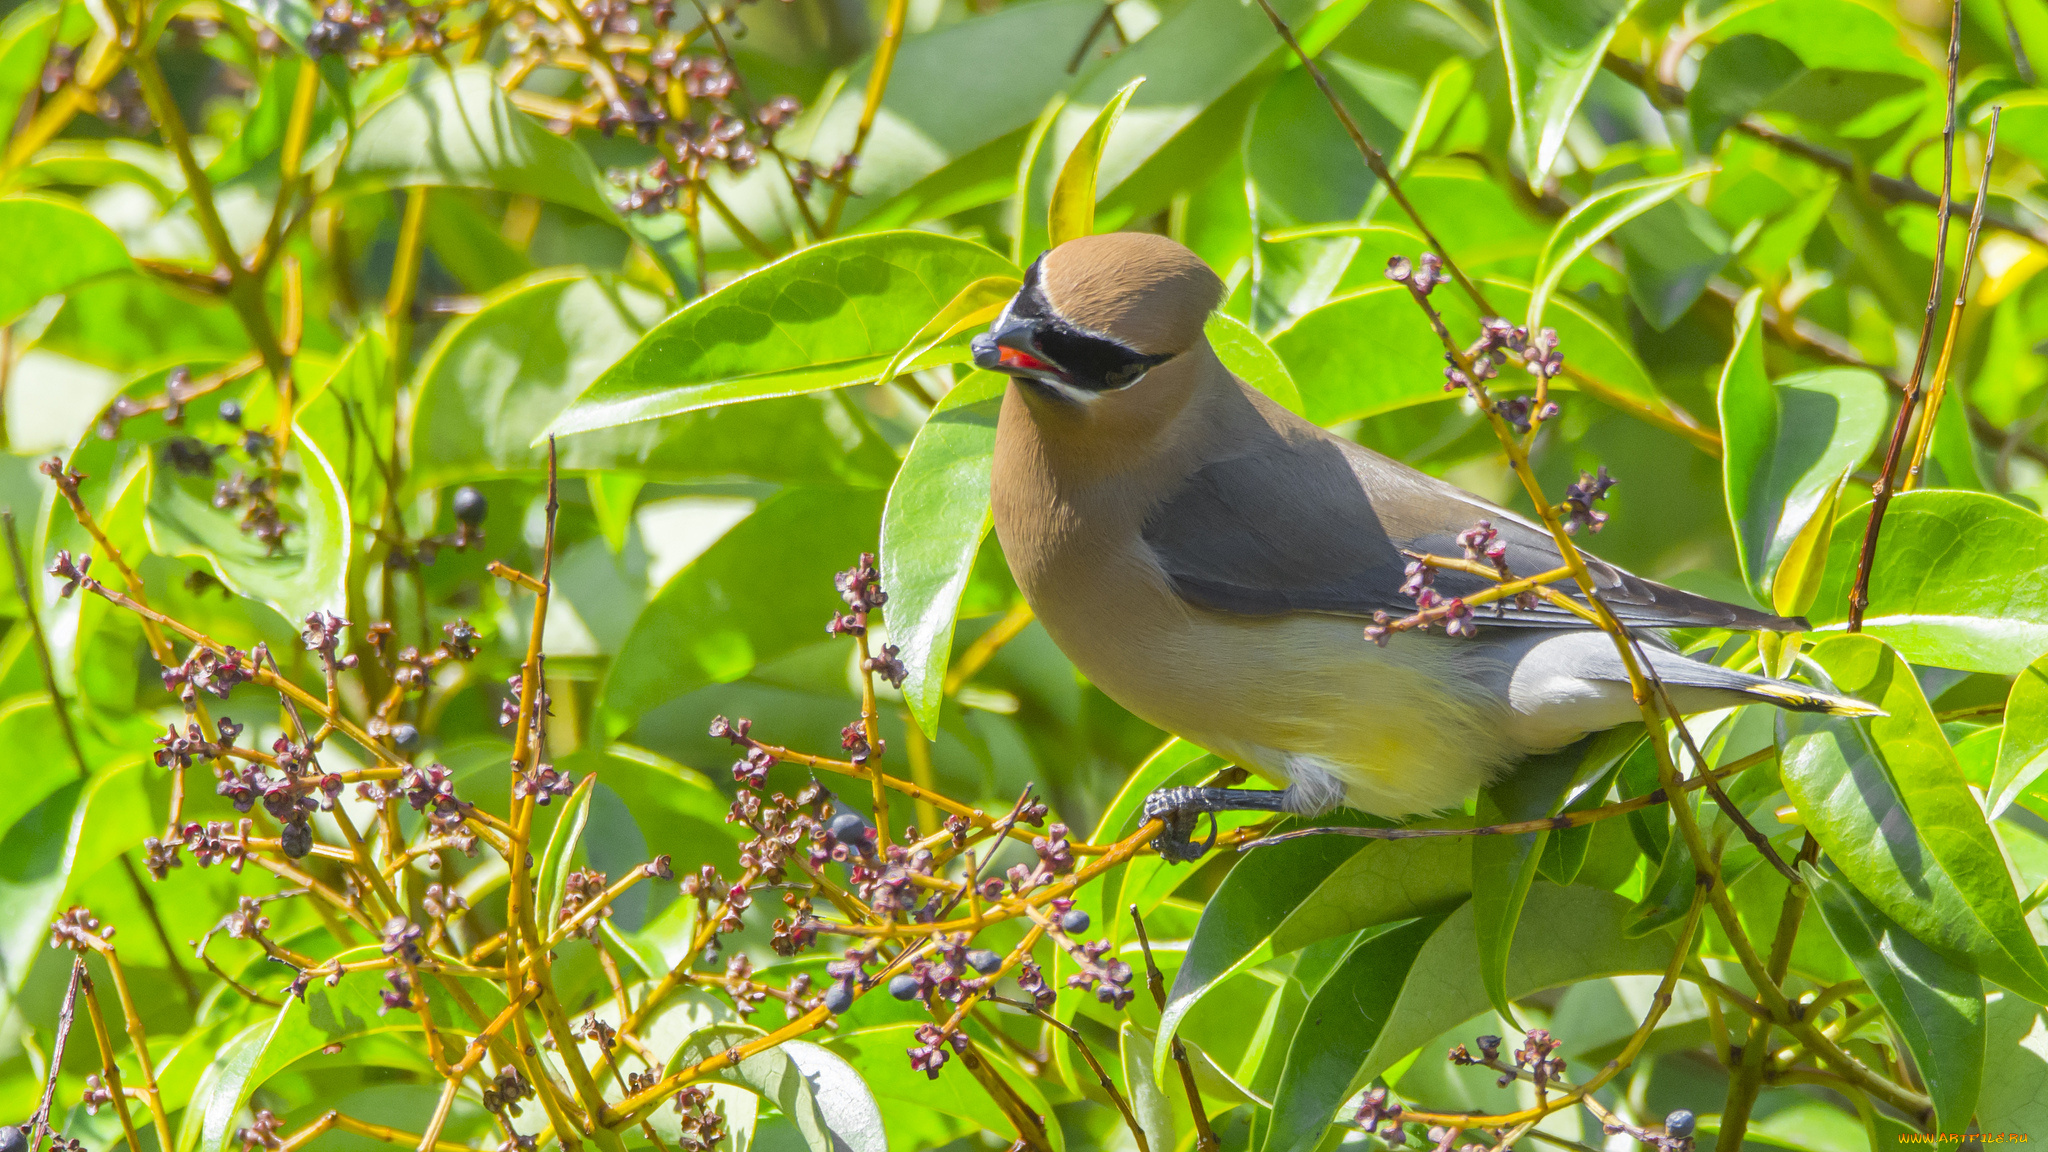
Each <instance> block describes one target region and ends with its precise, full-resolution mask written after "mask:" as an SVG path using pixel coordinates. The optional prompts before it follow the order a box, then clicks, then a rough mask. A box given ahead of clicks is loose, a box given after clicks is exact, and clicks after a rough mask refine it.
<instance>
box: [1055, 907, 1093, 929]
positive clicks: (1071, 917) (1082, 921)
mask: <svg viewBox="0 0 2048 1152" xmlns="http://www.w3.org/2000/svg"><path fill="white" fill-rule="evenodd" d="M1060 929H1061V931H1064V932H1086V931H1087V930H1088V914H1087V913H1086V912H1083V911H1081V910H1080V909H1079V908H1072V909H1069V910H1068V911H1067V914H1066V915H1065V916H1062V917H1060Z"/></svg>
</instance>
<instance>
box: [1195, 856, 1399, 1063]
mask: <svg viewBox="0 0 2048 1152" xmlns="http://www.w3.org/2000/svg"><path fill="white" fill-rule="evenodd" d="M1369 843H1371V842H1370V841H1363V840H1357V839H1354V838H1352V837H1349V836H1305V837H1303V838H1301V839H1299V840H1287V841H1283V842H1281V843H1279V844H1272V845H1268V846H1267V847H1264V848H1260V849H1258V850H1256V851H1254V852H1252V853H1251V854H1250V855H1249V856H1247V857H1246V858H1245V859H1243V860H1241V861H1239V862H1238V863H1237V866H1236V867H1234V868H1232V869H1231V870H1230V872H1229V874H1228V875H1226V876H1225V877H1224V878H1223V883H1222V884H1221V885H1219V886H1218V887H1217V889H1216V892H1215V894H1213V895H1211V896H1210V897H1209V901H1208V903H1207V904H1206V905H1205V906H1204V907H1203V909H1202V919H1201V921H1200V922H1199V923H1198V924H1197V925H1196V926H1195V935H1194V938H1193V939H1192V940H1189V941H1188V948H1187V954H1186V955H1185V956H1184V957H1183V958H1182V959H1181V965H1180V971H1179V973H1177V974H1176V975H1175V976H1174V980H1173V988H1172V991H1170V992H1169V993H1168V994H1167V997H1166V1008H1165V1009H1164V1010H1163V1011H1162V1012H1161V1013H1160V1023H1159V1030H1160V1032H1161V1034H1162V1035H1170V1034H1171V1033H1172V1032H1173V1031H1174V1029H1175V1028H1177V1027H1179V1026H1180V1021H1181V1020H1182V1019H1184V1018H1186V1016H1187V1014H1188V1013H1189V1012H1191V1011H1193V1010H1194V1007H1195V1005H1196V1004H1199V1003H1200V1002H1201V1000H1202V997H1204V996H1206V995H1208V994H1209V993H1210V992H1211V991H1214V990H1215V989H1216V988H1217V987H1218V986H1220V985H1221V984H1222V983H1223V982H1224V981H1226V980H1228V979H1229V978H1230V977H1231V976H1234V975H1236V974H1237V973H1239V972H1241V971H1243V970H1244V969H1245V968H1247V967H1249V966H1251V965H1253V964H1257V963H1259V962H1260V961H1263V960H1266V959H1269V958H1270V957H1272V956H1273V955H1274V952H1273V933H1274V932H1275V930H1277V929H1279V928H1280V927H1281V925H1282V924H1284V923H1285V922H1286V920H1287V916H1288V914H1289V913H1290V912H1292V911H1293V910H1294V908H1295V907H1296V906H1297V905H1298V904H1300V903H1301V902H1302V900H1304V899H1305V898H1307V897H1308V896H1309V895H1310V894H1311V893H1313V892H1314V891H1315V890H1316V888H1317V886H1318V885H1320V884H1321V883H1322V881H1323V880H1324V879H1325V878H1327V877H1328V876H1329V875H1330V874H1331V873H1332V872H1334V871H1335V870H1336V869H1337V867H1338V866H1339V865H1341V864H1342V863H1344V862H1345V861H1346V860H1348V859H1350V858H1351V857H1352V856H1355V855H1357V854H1358V853H1359V852H1360V851H1361V849H1362V847H1363V846H1364V845H1366V844H1369ZM1163 1055H1164V1053H1160V1054H1159V1055H1158V1056H1155V1060H1157V1059H1158V1058H1159V1056H1163Z"/></svg>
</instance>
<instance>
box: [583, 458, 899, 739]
mask: <svg viewBox="0 0 2048 1152" xmlns="http://www.w3.org/2000/svg"><path fill="white" fill-rule="evenodd" d="M881 514H882V494H881V493H879V492H868V491H860V490H852V491H849V490H832V489H806V488H795V489H790V490H788V491H786V492H782V493H779V494H777V495H775V496H772V497H770V498H768V499H767V500H764V501H762V502H761V505H760V507H758V508H756V509H755V510H754V513H753V515H751V516H749V517H747V518H746V519H745V520H743V521H741V522H740V523H739V524H738V525H737V526H735V527H734V528H733V529H732V530H731V531H730V532H727V533H726V534H725V535H724V536H723V537H721V538H720V539H719V541H718V543H716V544H713V545H712V546H711V547H710V548H709V549H707V550H706V551H705V552H704V554H703V555H702V556H700V557H698V558H697V560H696V561H695V562H694V563H692V564H691V565H690V566H689V567H687V568H685V569H683V570H682V571H681V572H678V573H677V574H676V575H675V576H674V577H672V578H671V579H670V580H669V582H668V583H667V584H665V585H663V586H662V589H661V591H659V592H657V593H656V594H655V596H654V599H653V600H652V601H650V602H649V603H648V605H647V607H646V608H644V609H642V610H641V613H640V617H639V619H637V620H635V621H634V622H633V628H632V631H631V632H630V633H629V634H628V635H627V637H626V641H625V644H624V645H623V646H622V647H621V648H620V650H619V654H618V657H617V658H616V659H615V660H614V661H613V662H612V670H611V676H610V678H609V679H607V680H606V681H605V686H604V691H603V694H602V700H603V703H604V705H605V706H606V707H608V708H612V709H615V710H617V711H618V712H619V713H620V714H621V715H623V716H626V717H628V718H634V719H637V718H638V717H640V716H642V715H645V714H646V713H647V712H648V711H650V710H651V709H653V708H655V707H657V706H659V705H661V704H664V703H666V702H668V701H670V700H673V699H676V698H677V697H679V696H682V695H684V694H685V693H688V692H691V691H694V690H695V689H698V688H701V687H703V686H705V685H707V684H722V683H725V682H727V681H731V680H737V679H739V678H740V677H742V676H745V675H747V674H748V673H749V672H752V671H753V670H754V666H755V665H756V664H758V663H760V662H761V661H764V660H770V659H773V658H775V657H777V656H780V655H783V654H785V653H788V652H792V651H795V650H796V649H797V648H799V647H801V646H803V645H806V644H812V643H815V642H817V640H818V639H819V638H820V637H822V636H823V635H824V621H825V620H827V619H829V618H830V617H831V614H832V613H833V612H834V611H836V610H837V609H838V606H839V597H838V595H837V594H835V593H834V592H833V590H832V575H833V573H834V572H837V571H839V570H840V569H843V568H846V567H847V566H849V565H851V564H852V563H853V562H854V561H855V560H856V559H858V558H859V556H860V554H861V553H862V552H872V551H874V550H875V536H876V529H877V528H878V526H879V525H880V523H881ZM692 726H693V727H694V721H693V725H692Z"/></svg>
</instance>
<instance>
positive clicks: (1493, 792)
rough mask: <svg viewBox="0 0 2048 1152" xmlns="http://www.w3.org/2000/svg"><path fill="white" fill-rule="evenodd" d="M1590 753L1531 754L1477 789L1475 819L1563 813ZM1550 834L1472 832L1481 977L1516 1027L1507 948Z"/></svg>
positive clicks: (1501, 820)
mask: <svg viewBox="0 0 2048 1152" xmlns="http://www.w3.org/2000/svg"><path fill="white" fill-rule="evenodd" d="M1588 751H1589V749H1588V748H1587V747H1586V746H1585V745H1584V744H1574V745H1572V746H1570V747H1568V748H1563V749H1560V750H1558V751H1556V752H1551V753H1548V754H1545V755H1541V756H1531V757H1529V758H1528V759H1526V760H1524V761H1523V762H1522V763H1521V764H1520V765H1518V766H1516V768H1515V770H1514V772H1513V773H1511V774H1510V775H1508V776H1507V777H1506V778H1504V779H1502V780H1500V781H1499V782H1497V783H1495V784H1491V785H1488V786H1487V787H1485V788H1481V789H1480V790H1479V807H1478V810H1477V813H1476V814H1475V816H1474V819H1475V820H1477V821H1478V822H1479V823H1480V824H1482V825H1485V824H1508V823H1514V822H1517V821H1522V820H1539V819H1542V818H1543V817H1546V816H1555V815H1557V814H1558V812H1559V811H1560V810H1562V809H1563V808H1564V803H1565V800H1566V799H1567V798H1569V796H1570V794H1571V785H1572V781H1573V780H1574V779H1575V778H1576V777H1577V776H1578V774H1579V767H1580V764H1581V763H1582V762H1583V761H1584V760H1585V759H1586V755H1587V753H1588ZM1549 839H1550V830H1549V829H1547V828H1546V829H1543V830H1541V831H1537V832H1522V833H1518V834H1516V835H1514V836H1474V837H1471V841H1472V870H1471V877H1472V905H1471V906H1472V916H1473V920H1472V924H1473V929H1474V931H1475V932H1476V934H1477V943H1478V946H1479V979H1480V982H1481V983H1482V984H1484V985H1485V986H1486V995H1487V998H1488V1000H1489V1001H1490V1002H1491V1003H1492V1004H1493V1010H1494V1011H1496V1012H1498V1013H1500V1014H1501V1016H1502V1017H1503V1018H1505V1019H1506V1020H1507V1021H1508V1023H1510V1024H1514V1025H1515V1026H1516V1027H1518V1028H1519V1027H1521V1025H1520V1023H1518V1022H1517V1021H1516V1019H1515V1010H1514V1006H1513V1005H1511V1004H1509V1003H1508V992H1507V988H1508V974H1507V964H1508V951H1509V949H1510V948H1511V947H1512V946H1513V944H1514V940H1515V927H1516V924H1517V923H1518V922H1519V921H1520V920H1521V916H1522V903H1523V901H1524V900H1526V899H1527V898H1528V896H1529V886H1530V885H1531V884H1533V883H1535V882H1536V869H1537V866H1538V865H1539V864H1540V863H1541V862H1542V860H1543V848H1544V845H1545V844H1546V843H1548V842H1549Z"/></svg>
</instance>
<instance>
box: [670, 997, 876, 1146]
mask: <svg viewBox="0 0 2048 1152" xmlns="http://www.w3.org/2000/svg"><path fill="white" fill-rule="evenodd" d="M764 1035H766V1033H764V1032H762V1031H761V1030H760V1029H759V1028H755V1027H753V1026H752V1025H748V1024H715V1025H712V1026H711V1027H709V1028H706V1029H704V1030H703V1031H701V1032H697V1033H695V1034H693V1035H692V1036H690V1038H689V1039H688V1040H685V1041H684V1042H683V1044H682V1045H681V1046H680V1047H679V1048H677V1049H676V1053H675V1055H674V1056H672V1057H670V1059H669V1063H668V1070H669V1071H671V1072H674V1071H677V1070H679V1069H681V1068H685V1067H688V1066H690V1065H692V1064H695V1063H697V1062H698V1061H700V1060H703V1059H705V1058H707V1057H710V1056H712V1055H715V1054H717V1053H720V1052H723V1051H725V1050H726V1049H728V1048H730V1047H732V1046H733V1045H735V1044H740V1043H744V1042H746V1041H748V1040H754V1039H758V1038H760V1037H761V1036H764ZM711 1075H712V1077H713V1078H715V1079H717V1080H720V1081H723V1082H725V1083H727V1084H733V1085H736V1086H738V1087H741V1088H745V1089H747V1090H748V1091H750V1092H753V1093H755V1094H756V1095H758V1096H760V1097H761V1098H762V1099H764V1100H766V1101H768V1102H769V1103H771V1104H774V1105H775V1107H776V1108H777V1109H778V1110H779V1111H780V1112H781V1113H782V1114H783V1115H784V1116H786V1117H788V1118H789V1120H790V1122H791V1123H793V1124H795V1125H796V1129H797V1131H798V1132H799V1133H800V1134H801V1135H802V1136H803V1140H804V1146H805V1147H806V1148H808V1149H810V1150H811V1152H888V1143H887V1141H886V1140H885V1139H884V1138H883V1133H882V1110H881V1106H880V1105H879V1104H877V1103H876V1101H875V1097H874V1094H873V1093H872V1092H870V1091H869V1090H868V1086H867V1085H866V1084H865V1083H864V1082H862V1080H861V1078H860V1075H859V1073H857V1072H855V1071H854V1070H853V1067H852V1065H850V1064H848V1063H847V1062H846V1060H845V1059H844V1058H843V1057H841V1056H839V1055H838V1054H836V1053H834V1052H832V1051H830V1050H828V1049H825V1048H821V1047H819V1046H818V1045H816V1044H812V1043H810V1042H808V1041H804V1040H791V1041H787V1042H785V1043H782V1044H779V1045H776V1046H775V1047H773V1048H770V1049H768V1050H766V1051H763V1052H757V1053H755V1054H754V1055H752V1056H749V1057H747V1058H746V1059H745V1060H742V1061H740V1062H739V1063H738V1064H737V1065H733V1066H730V1067H726V1068H721V1069H719V1070H718V1071H716V1072H713V1073H712V1074H711Z"/></svg>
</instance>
